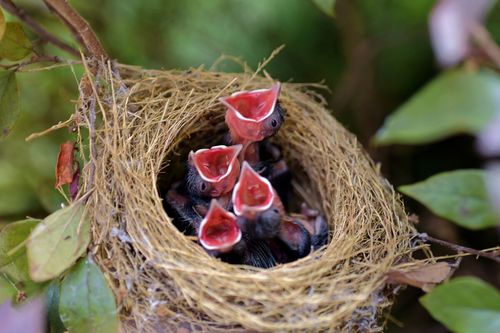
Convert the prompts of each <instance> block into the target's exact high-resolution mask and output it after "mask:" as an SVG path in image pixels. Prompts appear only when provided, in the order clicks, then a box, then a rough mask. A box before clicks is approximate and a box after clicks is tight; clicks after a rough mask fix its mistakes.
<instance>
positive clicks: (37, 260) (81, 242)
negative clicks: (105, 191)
mask: <svg viewBox="0 0 500 333" xmlns="http://www.w3.org/2000/svg"><path fill="white" fill-rule="evenodd" d="M89 242H90V221H89V219H88V216H87V214H86V213H85V206H84V205H83V204H81V203H75V204H73V205H71V206H68V207H66V208H63V209H60V210H58V211H56V212H55V213H53V214H51V215H49V216H47V217H46V218H45V219H44V220H43V221H42V222H41V223H40V224H38V226H36V228H35V229H34V230H33V232H32V234H31V237H30V239H29V241H28V245H27V246H28V262H29V268H30V276H31V278H32V279H33V281H37V282H41V281H46V280H50V279H52V278H55V277H57V276H59V275H60V274H61V273H62V272H64V271H65V270H66V269H68V268H69V267H70V266H71V265H72V264H73V263H74V262H75V261H76V260H77V259H78V258H79V257H80V256H81V255H82V254H83V253H84V252H85V250H86V249H87V246H88V244H89Z"/></svg>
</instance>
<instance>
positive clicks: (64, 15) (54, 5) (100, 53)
mask: <svg viewBox="0 0 500 333" xmlns="http://www.w3.org/2000/svg"><path fill="white" fill-rule="evenodd" d="M43 2H45V4H46V5H47V7H49V9H51V10H52V11H53V12H54V13H55V14H56V15H57V16H59V18H60V19H61V20H62V21H63V22H64V23H65V24H66V25H67V26H68V27H69V28H70V30H71V31H72V32H73V34H74V35H75V37H76V38H77V40H78V41H80V43H81V44H82V45H83V46H84V47H85V49H86V50H87V51H88V53H89V54H90V55H92V56H94V57H96V58H97V59H98V60H107V59H108V58H109V57H108V54H107V53H106V51H105V50H104V48H103V46H102V44H101V42H100V41H99V38H97V35H96V34H95V33H94V31H93V30H92V28H91V27H90V24H89V23H88V22H87V21H86V20H85V19H84V18H83V17H82V16H81V15H80V14H78V13H77V12H76V11H75V10H74V9H73V7H71V6H70V4H69V3H68V2H67V0H43Z"/></svg>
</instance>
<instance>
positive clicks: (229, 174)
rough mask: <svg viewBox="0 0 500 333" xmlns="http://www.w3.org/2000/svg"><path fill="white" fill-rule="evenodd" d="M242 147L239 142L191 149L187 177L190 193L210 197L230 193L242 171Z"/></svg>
mask: <svg viewBox="0 0 500 333" xmlns="http://www.w3.org/2000/svg"><path fill="white" fill-rule="evenodd" d="M241 149H242V145H240V144H238V145H233V146H229V147H227V146H223V145H221V146H214V147H212V148H210V149H199V150H197V151H196V152H193V151H191V152H190V153H189V158H188V172H187V177H186V183H187V189H188V191H189V193H190V194H191V195H194V196H198V197H210V198H216V197H220V196H223V195H224V194H228V193H230V192H231V190H232V189H233V187H234V184H235V182H236V179H237V178H238V175H239V173H240V162H239V160H238V155H239V153H240V152H241Z"/></svg>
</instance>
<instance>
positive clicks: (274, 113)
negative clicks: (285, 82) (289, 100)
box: [220, 82, 285, 164]
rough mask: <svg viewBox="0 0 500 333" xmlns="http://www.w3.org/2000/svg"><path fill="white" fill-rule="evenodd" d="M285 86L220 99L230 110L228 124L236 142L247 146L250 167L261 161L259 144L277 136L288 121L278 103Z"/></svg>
mask: <svg viewBox="0 0 500 333" xmlns="http://www.w3.org/2000/svg"><path fill="white" fill-rule="evenodd" d="M280 89H281V84H280V83H279V82H278V83H276V84H275V85H273V86H272V87H271V88H269V89H259V90H253V91H240V92H237V93H234V94H232V95H231V96H228V97H223V98H221V99H220V101H221V102H222V104H224V105H225V106H226V107H227V112H226V123H227V125H228V127H229V132H230V135H231V141H232V143H239V144H242V145H243V151H242V154H243V156H244V159H245V160H247V161H249V162H250V164H254V163H256V162H258V160H259V159H258V156H259V152H258V145H256V144H255V143H256V142H259V141H262V140H264V139H266V138H269V137H271V136H273V135H274V134H276V132H278V130H279V129H280V127H281V125H283V122H284V120H285V117H284V111H283V109H282V108H281V106H280V103H279V102H278V96H279V92H280Z"/></svg>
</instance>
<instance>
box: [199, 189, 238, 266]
mask: <svg viewBox="0 0 500 333" xmlns="http://www.w3.org/2000/svg"><path fill="white" fill-rule="evenodd" d="M241 235H242V233H241V229H240V227H239V226H238V224H237V222H236V216H234V214H232V213H230V212H228V211H227V210H225V209H224V208H223V207H222V206H221V205H220V204H219V203H218V202H217V200H215V199H212V201H211V202H210V208H209V209H208V212H207V215H206V216H205V217H204V218H203V220H202V221H201V223H200V227H199V230H198V241H199V242H200V244H201V246H203V248H205V249H206V250H207V251H208V252H209V253H210V254H212V255H215V256H218V255H221V254H223V253H228V252H230V251H232V250H233V247H234V246H235V245H236V244H237V243H238V242H239V241H240V240H241Z"/></svg>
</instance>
